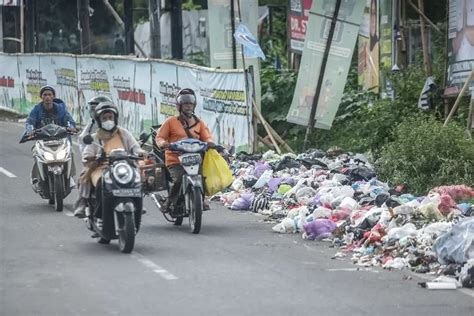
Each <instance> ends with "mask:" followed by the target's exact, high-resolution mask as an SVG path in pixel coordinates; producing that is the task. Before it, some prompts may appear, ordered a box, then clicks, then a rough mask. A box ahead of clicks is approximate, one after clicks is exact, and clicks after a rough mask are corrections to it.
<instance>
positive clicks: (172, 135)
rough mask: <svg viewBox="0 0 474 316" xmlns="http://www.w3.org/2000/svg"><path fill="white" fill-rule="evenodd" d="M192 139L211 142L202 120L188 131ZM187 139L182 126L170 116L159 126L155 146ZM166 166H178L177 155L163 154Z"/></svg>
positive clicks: (168, 151)
mask: <svg viewBox="0 0 474 316" xmlns="http://www.w3.org/2000/svg"><path fill="white" fill-rule="evenodd" d="M189 132H190V133H191V136H193V138H196V139H199V140H200V141H203V142H207V143H209V142H212V136H211V133H210V132H209V128H208V127H207V125H206V123H204V122H203V121H202V120H199V122H198V123H197V124H196V125H194V126H193V127H191V128H190V129H189ZM185 138H188V135H187V134H186V131H185V130H184V127H183V124H181V122H180V121H179V120H178V118H177V117H176V116H172V117H169V118H167V119H166V121H165V122H164V123H163V125H161V127H160V129H159V131H158V133H157V134H156V139H155V141H156V144H157V145H158V146H161V145H162V144H163V143H164V142H168V143H170V144H171V143H174V142H177V141H179V140H182V139H185ZM165 158H166V166H167V167H168V166H172V165H179V159H178V155H177V154H175V153H173V152H172V151H171V150H166V152H165Z"/></svg>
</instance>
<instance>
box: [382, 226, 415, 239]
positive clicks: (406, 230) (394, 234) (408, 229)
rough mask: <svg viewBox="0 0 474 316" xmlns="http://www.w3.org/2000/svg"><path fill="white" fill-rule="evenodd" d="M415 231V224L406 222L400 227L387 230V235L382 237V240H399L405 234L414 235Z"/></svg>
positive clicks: (405, 235)
mask: <svg viewBox="0 0 474 316" xmlns="http://www.w3.org/2000/svg"><path fill="white" fill-rule="evenodd" d="M416 233H417V229H416V226H415V225H414V224H413V223H407V224H405V225H403V226H402V227H395V228H392V229H390V230H389V231H388V234H387V236H385V237H384V241H385V240H387V241H390V240H400V239H402V238H404V237H407V236H415V235H416Z"/></svg>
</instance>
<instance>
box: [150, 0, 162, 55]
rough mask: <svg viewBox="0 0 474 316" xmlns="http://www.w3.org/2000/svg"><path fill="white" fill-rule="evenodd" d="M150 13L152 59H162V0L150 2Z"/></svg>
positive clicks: (151, 0)
mask: <svg viewBox="0 0 474 316" xmlns="http://www.w3.org/2000/svg"><path fill="white" fill-rule="evenodd" d="M148 12H149V19H150V44H151V45H150V48H151V49H150V51H151V54H150V57H152V58H160V57H161V34H160V15H161V3H160V0H148Z"/></svg>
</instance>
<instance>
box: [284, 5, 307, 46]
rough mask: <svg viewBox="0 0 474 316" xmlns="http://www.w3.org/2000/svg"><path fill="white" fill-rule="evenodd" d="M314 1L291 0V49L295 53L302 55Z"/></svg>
mask: <svg viewBox="0 0 474 316" xmlns="http://www.w3.org/2000/svg"><path fill="white" fill-rule="evenodd" d="M312 3H313V0H290V15H289V19H290V23H289V28H290V29H289V30H288V34H289V36H290V49H291V51H292V52H293V53H297V54H300V55H301V54H302V53H303V47H304V38H305V35H306V30H307V26H308V17H309V10H310V9H311V4H312Z"/></svg>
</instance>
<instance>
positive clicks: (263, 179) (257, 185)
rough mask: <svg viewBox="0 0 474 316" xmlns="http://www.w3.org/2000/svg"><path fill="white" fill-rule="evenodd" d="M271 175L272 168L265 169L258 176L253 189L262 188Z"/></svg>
mask: <svg viewBox="0 0 474 316" xmlns="http://www.w3.org/2000/svg"><path fill="white" fill-rule="evenodd" d="M272 175H273V170H266V171H265V172H264V173H263V174H262V175H261V176H260V178H258V180H257V182H256V183H255V184H254V185H253V188H254V189H260V188H263V187H264V186H265V185H266V184H267V183H268V181H270V179H271V178H272Z"/></svg>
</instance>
